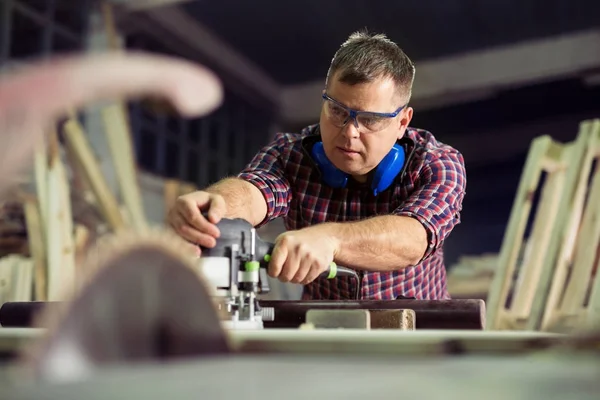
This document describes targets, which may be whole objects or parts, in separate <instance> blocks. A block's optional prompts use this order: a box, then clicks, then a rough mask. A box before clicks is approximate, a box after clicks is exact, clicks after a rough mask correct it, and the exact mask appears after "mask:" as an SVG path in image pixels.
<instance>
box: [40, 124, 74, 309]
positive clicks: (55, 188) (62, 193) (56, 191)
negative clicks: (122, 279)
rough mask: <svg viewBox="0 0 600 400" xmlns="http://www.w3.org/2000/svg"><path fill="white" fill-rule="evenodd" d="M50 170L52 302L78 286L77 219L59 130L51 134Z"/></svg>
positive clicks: (48, 229)
mask: <svg viewBox="0 0 600 400" xmlns="http://www.w3.org/2000/svg"><path fill="white" fill-rule="evenodd" d="M50 138H51V145H50V152H49V157H48V170H47V190H48V192H47V193H46V196H47V201H48V204H47V207H48V208H47V217H48V219H47V221H46V235H45V239H46V249H47V260H48V281H47V282H48V300H49V301H58V300H63V298H62V296H63V295H64V294H65V291H66V290H68V288H69V287H70V285H72V284H73V283H74V279H75V277H74V274H75V259H74V246H73V225H72V224H73V219H72V216H71V202H70V195H69V191H68V187H69V184H68V182H67V176H66V172H65V168H64V164H63V162H62V158H61V155H60V148H59V144H58V138H57V136H56V131H53V132H51V134H50Z"/></svg>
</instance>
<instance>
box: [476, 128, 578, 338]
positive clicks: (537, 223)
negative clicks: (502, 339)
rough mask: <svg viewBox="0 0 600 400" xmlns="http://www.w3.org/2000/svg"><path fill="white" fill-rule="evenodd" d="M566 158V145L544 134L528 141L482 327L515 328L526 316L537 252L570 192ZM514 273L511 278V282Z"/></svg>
mask: <svg viewBox="0 0 600 400" xmlns="http://www.w3.org/2000/svg"><path fill="white" fill-rule="evenodd" d="M572 162H573V161H572V145H567V144H561V143H558V142H556V141H554V140H553V139H552V138H550V137H549V136H546V135H544V136H541V137H538V138H536V139H534V141H533V143H532V145H531V147H530V150H529V154H528V157H527V161H526V163H525V167H524V170H523V174H522V177H521V181H520V183H519V187H518V189H517V194H516V197H515V200H514V203H513V207H512V211H511V215H510V219H509V222H508V227H507V230H506V233H505V236H504V240H503V243H502V247H501V250H500V256H499V262H498V269H497V270H496V273H495V275H494V279H493V281H492V285H491V286H490V292H489V294H488V298H487V306H488V316H487V329H519V328H518V326H519V325H520V324H522V323H523V322H524V321H526V320H527V319H528V317H529V313H530V309H531V303H532V300H533V295H534V293H535V291H536V288H537V282H538V281H539V277H540V275H541V272H542V262H543V255H544V252H546V251H549V249H548V245H549V242H550V240H551V236H552V234H553V232H554V226H555V222H556V220H557V216H558V214H559V203H560V201H561V198H562V197H563V196H569V195H570V194H569V193H567V190H566V189H567V188H566V187H565V176H566V171H567V169H568V166H569V165H572ZM544 174H545V175H546V179H545V180H544V181H543V182H542V185H541V186H542V188H541V194H540V198H539V200H538V204H537V209H536V210H535V212H532V208H533V207H534V200H535V194H536V192H537V189H538V186H539V184H540V181H541V180H542V179H541V178H542V176H543V175H544ZM530 217H533V223H532V229H531V234H530V236H529V240H528V242H529V245H530V246H531V247H530V249H529V250H530V251H528V252H526V253H525V254H524V257H523V259H522V260H521V263H519V265H517V258H518V255H519V252H520V250H521V249H522V243H523V242H524V239H525V238H524V234H525V231H526V228H527V223H528V221H529V219H530ZM515 274H516V276H517V281H516V282H515V284H513V275H515ZM509 298H510V299H511V301H510V303H509V301H508V300H509Z"/></svg>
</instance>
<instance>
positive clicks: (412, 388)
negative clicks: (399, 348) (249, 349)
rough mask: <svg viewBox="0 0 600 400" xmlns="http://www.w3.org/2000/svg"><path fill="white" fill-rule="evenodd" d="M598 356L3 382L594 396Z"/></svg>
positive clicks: (233, 361)
mask: <svg viewBox="0 0 600 400" xmlns="http://www.w3.org/2000/svg"><path fill="white" fill-rule="evenodd" d="M599 376H600V359H599V358H597V355H596V358H593V357H592V356H587V357H585V356H583V355H579V356H575V355H571V356H567V355H563V356H561V355H558V354H543V355H529V356H514V357H493V356H485V357H483V356H461V357H457V356H455V357H443V356H440V357H427V358H419V357H409V356H400V357H374V356H362V357H359V356H356V355H354V356H339V355H338V356H318V355H315V356H311V357H308V356H300V355H295V356H292V355H279V356H260V357H259V356H240V355H238V356H231V357H229V358H222V359H218V358H212V359H211V358H202V359H198V360H194V361H189V362H177V363H172V364H170V365H168V366H167V365H162V366H161V365H144V366H141V365H137V366H132V367H119V368H112V369H107V370H104V371H96V372H95V374H93V375H92V376H91V377H90V378H88V380H87V381H86V382H80V383H67V384H60V385H58V384H57V385H50V384H38V385H32V384H26V383H21V384H19V385H18V387H16V386H14V385H12V386H10V385H9V386H5V387H4V389H3V390H2V391H3V392H4V393H6V396H7V397H2V398H7V399H15V400H21V399H36V400H44V399H48V400H58V399H60V400H80V399H86V400H96V399H98V400H99V399H103V400H104V399H111V400H120V399H127V400H131V399H144V400H150V399H161V400H164V399H172V400H179V399H181V400H184V399H190V400H192V399H193V400H197V399H246V400H250V399H260V400H268V399H277V400H281V399H286V400H294V399H310V398H317V399H344V400H352V399H357V400H365V399H383V398H388V399H392V398H402V399H427V400H438V399H440V400H442V399H443V400H452V399H457V400H459V399H460V400H468V399H478V400H479V399H482V400H483V399H485V400H506V399H511V400H538V399H539V400H565V399H569V400H588V399H589V400H592V399H593V400H597V399H598V393H600V380H599V379H598V377H599Z"/></svg>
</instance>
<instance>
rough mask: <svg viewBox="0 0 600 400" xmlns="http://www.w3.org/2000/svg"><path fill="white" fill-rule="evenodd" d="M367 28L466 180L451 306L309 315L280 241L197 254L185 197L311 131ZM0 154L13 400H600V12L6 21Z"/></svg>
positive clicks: (553, 5) (295, 9)
mask: <svg viewBox="0 0 600 400" xmlns="http://www.w3.org/2000/svg"><path fill="white" fill-rule="evenodd" d="M362 29H368V30H369V31H371V32H377V33H382V34H385V35H386V36H387V37H388V38H389V39H390V40H392V41H394V42H395V43H397V44H398V46H400V48H402V49H403V50H404V51H405V52H406V54H407V55H408V56H409V57H410V58H411V59H412V61H414V63H415V68H416V75H415V80H414V84H413V92H412V97H411V100H410V107H412V108H413V110H414V114H413V117H412V120H411V122H410V125H411V126H413V127H418V128H422V129H426V130H427V131H430V132H432V133H433V134H434V135H435V137H436V139H437V140H439V141H440V142H443V143H446V144H448V145H450V146H452V147H453V148H455V149H457V150H458V151H459V152H460V153H461V154H462V155H463V157H464V163H465V169H466V182H467V184H466V191H465V195H464V199H463V202H462V210H461V211H460V223H459V224H457V225H456V227H455V228H454V229H453V230H452V232H451V233H450V235H449V236H448V237H447V238H446V239H445V241H444V243H443V255H444V264H445V268H446V274H447V279H446V282H447V288H448V292H449V294H450V298H449V299H419V298H414V297H411V296H407V297H403V296H399V297H398V298H396V299H392V300H381V299H375V298H363V296H361V293H360V291H358V290H357V291H356V293H355V294H354V295H353V296H354V297H353V298H348V299H343V300H339V299H335V300H333V299H332V300H311V299H305V298H303V296H302V285H300V284H293V283H289V282H288V283H284V282H281V281H280V280H278V279H276V278H272V277H271V276H269V275H268V274H267V268H266V265H267V264H268V262H269V259H270V255H271V254H272V253H273V248H274V243H275V242H276V240H277V237H278V236H279V235H280V234H281V233H283V232H285V230H286V227H285V226H284V223H283V221H282V219H281V218H277V219H275V220H273V221H271V222H269V223H268V224H266V225H264V226H260V227H255V226H253V225H252V224H250V223H248V222H247V221H245V220H241V219H224V220H222V221H221V222H220V225H219V226H220V229H221V237H220V238H219V239H218V240H217V246H216V247H214V248H212V249H210V250H206V249H205V250H203V251H202V254H201V255H200V256H199V257H197V258H196V257H190V256H188V255H187V253H186V251H187V250H184V246H183V245H181V243H179V242H178V241H177V240H176V238H174V237H173V236H172V233H171V232H170V231H169V224H168V222H167V218H168V213H169V210H171V209H172V208H173V207H174V205H175V203H176V201H177V199H178V197H180V196H182V195H185V194H188V193H192V192H194V191H196V190H200V189H202V188H205V187H207V186H209V185H211V184H213V183H216V182H217V181H219V180H221V179H223V178H225V177H229V176H235V175H236V174H238V173H239V172H240V171H241V170H242V169H244V168H245V167H246V166H247V165H248V163H250V162H251V160H252V159H253V157H254V156H255V154H256V153H257V152H258V151H260V150H261V148H263V146H265V145H267V144H268V143H269V142H270V141H271V140H273V138H274V137H275V135H276V134H277V133H278V132H299V131H300V130H302V129H303V128H304V127H306V126H309V125H311V124H314V123H316V122H318V120H319V115H320V113H321V108H322V105H323V97H322V91H323V87H324V83H325V77H326V74H327V71H328V68H329V66H330V63H331V60H332V57H333V54H334V53H335V52H336V51H337V49H338V47H339V46H340V44H341V43H343V42H344V41H345V40H346V39H347V38H348V36H349V35H350V34H351V33H353V32H356V31H360V30H362ZM103 54H113V55H116V56H115V57H121V56H123V57H124V58H123V59H119V58H109V57H108V56H107V57H106V58H102V57H103V56H102V55H103ZM127 54H132V55H134V54H144V56H141V57H142V58H139V59H135V57H133V56H132V58H131V59H127V57H126V55H127ZM62 56H74V58H72V59H71V61H67V62H65V63H64V64H60V63H58V62H57V64H56V66H57V67H56V68H55V70H52V71H54V72H52V71H50V70H51V68H47V69H46V70H44V68H45V66H46V65H49V63H50V65H51V63H52V62H53V61H54V60H60V59H61V57H62ZM93 56H98V58H97V59H92V58H90V59H89V60H88V61H87V62H88V63H89V65H88V64H85V63H86V61H83V60H84V57H93ZM154 56H156V58H152V57H154ZM76 57H81V60H82V61H79V59H77V58H76ZM143 57H148V58H143ZM125 59H127V60H129V61H128V62H131V71H135V70H134V64H135V63H136V62H137V63H140V65H141V64H143V63H146V64H145V65H146V66H149V67H148V68H147V69H148V71H145V70H144V72H140V73H139V75H138V74H136V73H134V72H131V71H129V70H128V68H129V66H128V67H123V69H122V70H121V69H120V67H119V64H118V62H119V60H121V61H123V60H125ZM94 60H95V61H94ZM175 60H181V61H182V62H183V61H184V60H185V63H186V64H185V65H184V64H183V63H182V64H176V62H177V61H175ZM123 62H124V61H123ZM171 62H172V64H170V63H171ZM69 63H71V64H69ZM93 63H97V64H93ZM161 63H164V82H166V83H164V84H162V82H161V73H160V71H161V70H160V68H161V67H159V66H160V65H162V64H161ZM153 65H154V67H153ZM61 66H62V67H64V70H61V69H60V68H62V67H61ZM104 66H106V67H105V68H104ZM192 66H193V67H192ZM196 66H197V67H198V70H196V69H193V68H195V67H196ZM71 67H72V69H68V68H71ZM139 68H140V70H142V69H144V68H142V67H139ZM109 70H110V71H112V72H111V73H114V74H115V78H114V79H112V78H110V76H109V75H108V73H107V72H106V71H109ZM150 70H152V71H150ZM44 71H45V72H44ZM48 71H50V72H48ZM56 71H59V72H60V71H62V72H60V73H59V72H56ZM65 71H72V72H68V73H67V72H65ZM86 71H88V72H86ZM90 71H91V72H90ZM178 71H181V73H179V72H178ZM19 74H20V75H19ZM53 74H54V75H53ZM61 74H62V75H61ZM78 74H79V75H78ZM86 74H89V75H86ZM95 74H97V75H95ZM128 74H129V75H128ZM186 74H189V76H190V77H192V76H193V78H194V79H191V78H190V80H189V81H188V82H189V87H187V85H186V84H185V81H184V78H183V76H187V75H186ZM117 75H119V77H117ZM136 75H137V76H136ZM55 76H56V79H55V78H54V77H55ZM146 76H148V77H150V76H152V77H153V79H152V82H151V83H148V82H145V79H146V78H145V77H146ZM178 77H179V78H178ZM138 78H139V79H138ZM18 79H21V81H19V82H17V84H15V85H14V86H12V87H11V82H12V81H11V80H14V81H15V82H16V81H17V80H18ZM28 79H29V80H28ZM93 81H95V82H93ZM180 81H181V82H183V84H179V86H177V87H175V84H173V85H170V84H169V82H180ZM3 82H5V83H3ZM61 82H85V85H88V86H89V87H94V89H93V90H91V91H90V93H81V92H82V88H83V86H81V87H79V86H78V85H77V84H75V83H71V84H70V85H67V84H63V85H62V86H61ZM111 82H112V83H111ZM128 82H130V83H131V84H129V83H128ZM19 84H20V85H21V86H18V85H19ZM35 85H39V86H35ZM82 85H83V83H82ZM94 85H95V86H94ZM136 85H139V87H140V88H142V86H143V85H146V86H148V89H146V88H145V87H144V88H143V90H142V89H137V86H136ZM129 86H131V88H129ZM134 86H136V87H135V88H134ZM126 87H127V88H126ZM186 87H187V92H186ZM15 88H23V90H20V89H19V90H17V89H15ZM26 89H29V91H27V90H26ZM11 90H12V94H11ZM63 90H64V91H63ZM3 91H4V93H3ZM146 91H147V92H148V93H149V94H148V95H139V96H138V95H135V94H136V93H140V92H144V93H145V92H146ZM159 92H160V93H162V94H164V95H165V96H162V97H161V96H155V95H152V94H157V93H159ZM112 93H121V94H118V95H114V96H112ZM13 95H14V97H12V96H13ZM102 96H104V97H102ZM111 96H112V97H111ZM61 98H63V99H62V100H60V99H61ZM13 99H16V100H14V102H13ZM23 99H30V100H28V102H26V101H25V100H23ZM86 99H88V100H89V99H91V100H89V101H88V100H86ZM194 99H195V103H194V101H193V100H194ZM29 105H30V106H29ZM19 107H21V109H22V112H21V110H19ZM58 108H61V109H60V110H58V111H57V109H58ZM13 109H14V110H17V111H18V112H21V114H19V115H20V116H19V118H22V119H23V121H21V122H22V124H21V125H20V126H21V131H19V132H21V134H20V135H21V136H19V137H17V138H16V139H15V138H14V137H11V134H12V131H11V129H12V126H13V125H11V122H14V121H11V120H10V118H9V117H7V115H9V114H10V111H11V110H13ZM48 110H51V111H48ZM29 118H30V119H31V120H29ZM44 118H45V119H44ZM3 119H4V120H3ZM32 121H33V122H32ZM28 122H31V123H28ZM13 136H14V135H13ZM28 137H31V138H32V139H28ZM11 140H12V141H11ZM0 148H2V149H3V150H1V151H2V152H3V153H2V154H3V155H2V158H3V160H0V165H3V166H4V167H3V171H2V175H3V177H2V178H0V189H2V190H0V194H1V195H2V198H1V199H0V204H1V209H0V399H2V400H4V399H7V400H8V399H64V400H70V399H83V398H86V399H125V398H127V399H132V398H135V397H136V396H137V397H141V396H143V397H145V398H148V399H149V398H157V399H158V398H160V399H164V398H167V396H168V397H169V398H172V399H188V398H189V399H192V398H194V399H197V398H214V399H217V398H219V399H229V398H232V399H233V398H240V397H241V396H243V397H245V398H252V399H254V398H256V399H259V398H260V399H271V398H272V399H300V398H309V397H312V396H315V397H321V398H336V399H355V398H361V399H365V398H384V396H385V397H386V398H389V397H390V396H399V397H402V398H419V399H421V398H422V399H441V398H444V399H484V398H486V399H496V398H498V399H500V398H510V399H525V398H527V399H541V398H544V399H546V400H550V399H561V400H564V399H569V400H571V399H573V400H575V399H598V398H599V396H600V395H599V393H600V380H599V379H598V378H599V377H600V352H599V350H600V273H598V269H599V268H598V267H599V266H600V163H599V162H598V159H599V158H600V1H597V0H552V1H544V2H541V1H534V0H521V1H517V0H485V1H466V0H449V1H433V0H419V1H417V0H405V1H391V0H385V1H384V0H381V1H378V0H372V1H364V0H356V1H344V2H342V1H339V0H320V1H315V0H304V1H274V0H256V1H252V2H249V1H241V0H235V1H220V2H215V1H208V0H0ZM28 151H30V152H31V154H30V155H31V157H30V158H27V159H26V157H25V156H24V155H23V154H25V153H27V152H28ZM11 153H14V154H12V155H11ZM21 153H23V154H21ZM4 168H6V169H5V170H4ZM15 171H16V172H15ZM13 172H14V173H13ZM13 175H14V176H13ZM1 181H4V182H1ZM7 187H8V189H7ZM177 246H180V247H177ZM360 276H361V275H359V273H357V271H356V270H355V269H352V268H347V267H345V266H343V265H336V264H335V263H332V264H331V265H330V267H329V269H328V270H327V271H326V272H325V273H324V274H323V276H321V277H319V279H337V278H338V277H349V279H355V280H357V281H358V280H360Z"/></svg>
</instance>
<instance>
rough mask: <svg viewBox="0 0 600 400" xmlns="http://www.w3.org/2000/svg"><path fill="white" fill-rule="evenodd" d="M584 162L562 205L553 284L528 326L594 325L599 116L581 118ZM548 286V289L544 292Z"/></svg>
mask: <svg viewBox="0 0 600 400" xmlns="http://www.w3.org/2000/svg"><path fill="white" fill-rule="evenodd" d="M581 132H582V139H581V142H580V143H581V146H582V151H581V152H582V153H583V154H582V162H583V164H582V167H581V171H580V173H579V175H578V176H575V177H573V184H574V185H576V188H577V190H576V194H575V198H574V200H573V202H572V204H571V206H570V208H569V209H568V210H565V212H564V213H563V214H564V218H565V220H566V224H565V226H564V228H563V230H562V232H563V235H561V236H560V237H559V239H557V243H556V245H557V246H558V257H556V259H549V260H548V263H549V264H551V265H552V266H554V268H550V267H549V268H548V269H547V271H548V274H549V275H550V274H551V285H545V286H544V287H542V288H541V289H542V290H540V292H539V293H537V295H538V296H539V297H540V301H539V303H540V304H541V305H542V306H543V307H541V310H540V312H539V315H538V320H539V321H536V322H537V324H535V325H533V324H532V325H531V328H535V329H538V328H540V329H542V330H548V331H571V330H573V329H574V328H576V327H585V326H593V325H597V324H598V323H599V322H598V320H599V319H600V279H599V278H598V274H597V273H596V270H597V269H598V262H599V260H598V249H600V168H599V166H598V159H599V157H600V120H594V121H586V122H584V123H583V124H582V131H581ZM548 290H549V293H548V294H547V295H546V296H544V294H545V293H546V292H547V291H548Z"/></svg>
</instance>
